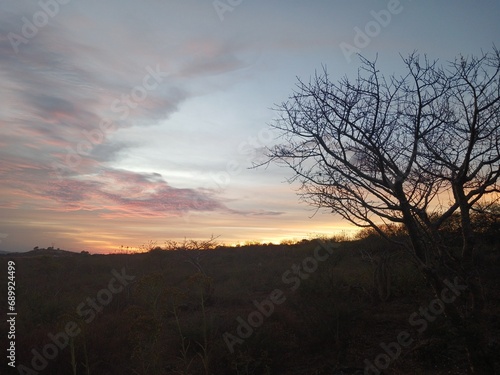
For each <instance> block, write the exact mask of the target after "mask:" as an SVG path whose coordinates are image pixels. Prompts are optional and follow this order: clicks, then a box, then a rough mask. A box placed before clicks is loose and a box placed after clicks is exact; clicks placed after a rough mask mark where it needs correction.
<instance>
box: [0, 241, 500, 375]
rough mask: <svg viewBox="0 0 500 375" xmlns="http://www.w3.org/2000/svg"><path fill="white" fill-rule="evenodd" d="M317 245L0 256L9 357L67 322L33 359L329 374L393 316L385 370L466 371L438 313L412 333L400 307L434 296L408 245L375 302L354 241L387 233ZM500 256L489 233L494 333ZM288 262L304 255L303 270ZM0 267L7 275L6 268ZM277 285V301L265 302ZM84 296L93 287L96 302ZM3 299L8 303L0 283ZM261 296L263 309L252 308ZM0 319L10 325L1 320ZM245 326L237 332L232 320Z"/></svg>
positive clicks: (372, 247) (408, 308) (118, 369)
mask: <svg viewBox="0 0 500 375" xmlns="http://www.w3.org/2000/svg"><path fill="white" fill-rule="evenodd" d="M318 246H319V244H318V242H316V241H311V242H304V243H301V244H298V245H288V246H285V245H275V246H258V245H255V246H248V247H242V248H218V249H215V250H209V251H205V252H203V253H200V255H201V257H200V258H199V260H198V261H199V265H201V266H202V269H201V272H200V269H199V268H196V267H193V264H192V262H191V263H190V262H189V256H191V255H193V254H195V253H190V254H186V253H185V252H182V251H158V250H157V251H151V252H149V253H143V254H116V255H84V254H76V255H73V256H59V257H54V256H44V255H37V256H32V257H14V258H12V257H2V258H1V262H2V269H6V265H5V264H4V263H6V262H7V260H8V259H14V260H15V262H16V278H17V284H16V286H17V294H16V297H17V306H16V307H17V312H18V316H17V318H16V319H17V325H16V329H17V332H16V348H17V364H23V365H25V366H26V367H27V368H33V367H32V364H31V362H32V359H33V356H34V354H33V351H32V350H33V349H34V350H35V351H37V352H39V353H42V354H43V348H44V347H45V346H46V345H47V344H50V343H51V342H52V341H51V339H50V337H51V336H49V334H52V335H56V334H57V333H59V332H63V331H64V330H65V327H66V326H67V324H68V322H75V323H76V324H77V325H78V327H79V330H78V331H79V334H78V335H75V337H74V338H73V339H72V340H70V342H68V344H67V345H66V346H65V347H64V348H62V349H58V351H57V355H56V356H55V357H54V358H53V359H48V360H47V364H46V366H45V368H44V369H43V371H40V372H39V373H42V374H53V375H59V374H61V375H62V374H64V375H67V374H88V375H90V374H96V375H107V374H109V375H114V374H140V375H160V374H162V375H163V374H217V375H219V374H220V375H224V374H301V375H307V374H311V375H312V374H336V373H340V372H336V371H338V369H340V368H363V367H364V366H365V365H364V361H365V359H368V360H370V361H373V360H374V359H375V358H376V357H377V355H378V354H380V353H383V350H382V349H381V346H380V344H381V343H390V342H393V341H396V340H397V339H396V338H397V335H398V333H399V332H401V331H402V330H407V331H409V332H410V333H411V335H412V338H413V343H412V345H410V346H409V347H407V348H404V350H403V351H402V352H401V353H400V354H399V355H398V358H396V359H394V360H392V361H391V363H390V365H389V367H388V369H386V370H384V373H385V374H466V373H467V372H466V370H465V368H466V360H465V352H464V350H463V346H462V345H461V343H460V341H459V340H457V339H456V338H455V337H454V336H453V332H451V331H449V330H447V329H446V327H444V326H443V322H442V317H439V316H438V317H437V319H436V320H435V321H434V322H432V323H431V324H429V327H428V328H427V329H426V330H425V331H424V332H422V333H419V332H417V331H416V330H415V327H411V326H410V325H409V323H408V319H409V316H410V315H411V314H412V313H413V312H415V311H418V309H419V307H420V306H426V305H428V303H429V302H430V301H431V300H432V299H433V298H434V297H433V295H432V292H431V290H430V288H428V287H427V286H426V284H425V282H424V280H423V279H422V278H421V276H420V275H419V273H418V271H417V270H416V269H415V268H414V267H413V265H412V264H411V262H410V261H409V260H408V259H406V258H405V256H404V254H400V253H398V254H396V255H395V256H394V257H393V260H392V267H391V269H392V280H393V282H392V295H391V298H390V299H389V300H388V301H386V302H384V303H382V302H380V301H379V300H378V298H377V296H376V294H375V291H374V285H373V277H372V275H373V265H372V264H371V263H370V262H367V261H366V259H364V258H363V257H362V256H361V252H360V250H365V251H369V252H371V253H372V254H375V255H376V254H377V252H380V251H382V250H385V249H386V245H385V244H382V243H373V241H364V242H359V241H358V242H348V243H342V244H340V247H338V248H335V249H333V250H332V252H331V254H330V253H328V252H326V250H325V249H324V248H323V249H322V250H321V251H322V252H321V254H322V256H323V258H322V259H324V260H321V261H316V266H317V267H313V266H314V263H313V262H311V259H314V258H315V256H317V255H318V253H317V252H315V250H316V249H317V248H318ZM316 251H317V250H316ZM325 254H327V255H328V256H326V255H325ZM305 259H308V260H307V261H305ZM304 262H305V263H304ZM308 262H309V263H308ZM499 264H500V262H499V255H498V254H497V253H495V252H493V249H490V248H488V247H485V248H484V249H483V251H482V252H481V253H480V258H479V265H480V267H481V269H482V273H483V274H484V276H485V278H484V283H485V293H486V295H487V298H488V300H489V302H490V303H489V306H488V310H487V313H486V317H485V324H487V325H488V327H489V328H490V331H491V332H492V334H493V336H496V337H497V339H498V332H499V331H500V324H499V321H498V318H496V316H498V313H499V312H500V311H499V310H500V309H499V307H498V301H499V299H500V298H499V296H500V294H499V292H498V291H499V290H500V289H499V288H498V287H499V285H498V284H499V282H498V279H497V276H496V275H497V271H498V266H499ZM294 265H302V267H301V270H300V272H299V271H298V269H297V268H294ZM112 270H116V271H119V272H121V270H125V272H126V274H127V275H130V280H129V281H128V282H127V283H126V284H127V285H124V287H123V288H122V290H120V291H119V292H118V291H117V292H116V293H115V292H113V293H108V294H106V293H105V292H101V291H102V290H103V289H107V288H109V285H110V280H111V279H112V278H113V277H114V276H113V274H112ZM1 277H2V279H1V281H2V285H6V274H5V272H4V273H3V274H2V276H1ZM132 277H133V280H132ZM116 285H118V284H115V289H116ZM276 291H279V292H280V293H281V294H280V295H279V296H280V298H274V300H275V301H279V303H272V301H273V297H272V293H273V292H276ZM108 295H111V300H109V301H108V300H106V298H107V296H108ZM99 296H100V297H101V301H105V302H106V303H105V304H104V305H102V304H99V301H98V298H97V297H99ZM276 296H278V294H275V295H274V297H276ZM87 298H91V299H95V300H96V302H97V305H96V307H95V308H94V307H91V306H92V305H91V304H90V302H88V300H87ZM103 298H104V300H103ZM263 301H268V302H267V304H266V303H265V302H263ZM269 301H271V303H272V308H271V307H270V305H269ZM0 303H1V304H2V306H6V305H7V302H6V296H5V293H2V297H1V298H0ZM82 306H84V307H83V308H82ZM257 306H261V309H263V310H262V311H264V313H255V312H256V311H258V307H257ZM262 306H264V307H262ZM266 306H267V310H266ZM79 307H80V309H79ZM91 311H93V312H92V313H91ZM83 312H85V313H83ZM252 313H253V315H252ZM259 314H260V315H259ZM265 315H269V316H265ZM259 316H260V317H261V318H259ZM91 317H92V319H90V318H91ZM252 317H253V318H252ZM252 319H254V320H253V321H252ZM255 319H256V320H255ZM259 319H261V321H259ZM4 320H5V319H4ZM249 320H250V321H251V322H253V324H254V325H255V327H251V326H250V325H248V321H249ZM241 321H244V322H247V327H246V328H245V327H244V328H245V329H244V328H241V327H240V328H239V326H240V325H241V324H242V323H241ZM0 327H1V328H2V332H6V329H7V325H6V322H2V323H1V325H0ZM248 328H250V329H248ZM238 329H239V331H238ZM243 331H244V333H245V335H243V336H245V337H242V335H239V334H238V332H240V333H241V332H243ZM5 336H6V335H4V337H5ZM247 336H248V337H247ZM228 337H229V338H231V337H232V339H228ZM228 342H229V345H228ZM49 354H50V353H49ZM5 371H6V372H2V373H6V374H14V373H16V374H17V373H19V372H17V371H12V370H11V369H9V368H6V370H5ZM9 371H10V372H9ZM37 372H38V371H36V372H33V373H37ZM28 373H29V372H28ZM352 373H354V370H353V372H352Z"/></svg>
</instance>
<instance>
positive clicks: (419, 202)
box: [266, 48, 500, 374]
mask: <svg viewBox="0 0 500 375" xmlns="http://www.w3.org/2000/svg"><path fill="white" fill-rule="evenodd" d="M360 59H361V68H360V70H359V72H358V76H357V77H356V78H355V79H354V80H350V79H348V78H343V79H341V80H340V81H339V82H338V83H332V82H331V81H330V78H329V75H328V72H327V70H326V68H324V69H323V71H321V72H320V73H316V75H315V76H314V77H313V78H312V79H311V80H310V81H309V82H308V83H305V82H303V81H300V80H299V82H298V84H297V90H296V91H295V92H294V93H293V95H292V96H291V97H290V98H289V100H288V101H286V102H284V103H282V104H281V105H279V106H278V107H277V112H278V113H279V118H278V119H277V120H276V121H275V122H274V123H273V124H272V127H273V128H274V129H275V130H276V131H277V132H278V133H279V134H280V135H281V139H282V142H281V143H280V144H278V145H276V146H274V147H272V148H270V149H268V157H269V159H268V160H267V162H277V163H279V164H284V165H286V166H288V167H290V168H291V169H292V171H293V172H294V175H293V177H292V178H291V179H290V181H291V182H293V181H299V182H300V184H301V185H300V193H299V194H300V195H301V198H302V199H303V200H304V201H305V202H307V203H309V204H311V205H313V206H316V207H318V208H327V209H330V210H331V211H332V212H334V213H337V214H339V215H341V216H342V217H343V218H344V219H346V220H348V221H350V222H351V223H353V224H355V225H357V226H359V227H365V228H366V227H369V228H373V229H374V230H376V231H377V232H378V233H379V234H381V235H382V236H385V231H384V230H383V229H386V228H387V227H388V226H387V224H390V223H395V224H401V225H404V227H405V228H406V232H407V233H408V236H407V238H408V241H406V242H405V241H404V240H403V241H399V244H400V245H401V246H404V248H405V249H406V250H407V251H408V252H409V253H410V254H411V255H412V256H413V259H414V260H415V262H416V263H417V265H418V267H419V268H420V270H421V271H422V272H423V273H424V275H425V276H426V278H427V280H428V281H429V282H430V284H431V285H432V287H433V289H434V291H435V293H436V295H438V296H440V295H441V291H442V290H444V289H445V288H447V284H446V282H449V281H450V280H451V281H454V280H456V282H458V283H461V284H462V285H466V286H467V289H466V290H464V292H463V293H464V294H466V295H467V297H469V298H460V299H458V298H457V299H456V300H455V302H454V303H446V304H445V312H446V316H447V317H448V318H449V320H450V322H451V323H453V324H454V326H455V327H456V328H457V330H458V331H459V332H460V333H461V334H462V335H463V337H464V338H465V339H466V343H467V348H468V351H469V355H470V362H471V369H473V371H475V372H477V373H481V374H486V373H493V370H492V366H493V365H492V361H491V359H490V356H489V355H488V353H487V351H486V349H485V348H486V345H485V335H484V331H483V330H481V329H480V326H481V324H480V323H481V312H482V311H483V309H484V297H483V293H482V288H481V283H480V280H479V275H478V273H477V270H476V268H475V265H474V250H475V233H474V230H473V227H472V219H471V215H472V212H473V211H472V209H473V208H474V207H476V206H477V204H478V203H479V202H481V200H483V199H484V198H485V197H486V196H491V195H492V194H490V193H495V192H497V193H498V192H499V184H498V180H499V175H500V156H499V150H500V87H499V79H500V53H499V51H498V50H497V49H496V48H495V49H494V50H493V51H492V52H491V53H485V54H483V55H481V56H479V57H459V58H457V59H456V60H455V61H452V62H450V63H448V64H447V65H446V66H444V67H443V66H440V65H438V63H437V62H436V61H430V60H428V59H427V58H426V57H424V58H422V57H420V56H419V55H417V54H416V53H413V54H411V55H410V56H409V57H408V58H403V63H404V66H405V68H406V73H405V74H404V75H402V76H395V75H392V76H390V77H385V76H383V75H382V74H381V73H380V72H379V70H378V69H377V67H376V61H369V60H367V59H365V58H363V57H360ZM267 162H266V163H267ZM454 215H456V217H457V218H458V220H459V223H460V225H459V230H460V238H461V251H460V253H459V254H458V253H456V252H453V251H451V249H450V247H449V246H448V244H447V243H446V241H444V239H443V237H442V236H441V232H440V228H441V227H442V226H443V225H444V224H445V223H446V222H448V223H449V220H450V218H452V217H453V216H454ZM392 240H393V241H395V240H397V239H394V238H392ZM446 280H448V281H446ZM445 281H446V282H445Z"/></svg>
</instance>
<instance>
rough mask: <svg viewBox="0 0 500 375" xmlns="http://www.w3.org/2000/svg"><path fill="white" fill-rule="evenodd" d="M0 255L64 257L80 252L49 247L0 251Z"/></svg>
mask: <svg viewBox="0 0 500 375" xmlns="http://www.w3.org/2000/svg"><path fill="white" fill-rule="evenodd" d="M0 255H9V256H22V257H31V256H41V255H45V256H47V255H48V256H54V257H63V256H75V255H80V253H75V252H73V251H68V250H61V249H54V248H50V247H49V248H47V249H33V250H30V251H25V252H19V253H18V252H6V251H0Z"/></svg>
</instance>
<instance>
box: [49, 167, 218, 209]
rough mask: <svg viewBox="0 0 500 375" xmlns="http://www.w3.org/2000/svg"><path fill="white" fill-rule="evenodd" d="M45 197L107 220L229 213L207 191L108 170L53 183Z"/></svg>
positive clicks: (158, 177)
mask: <svg viewBox="0 0 500 375" xmlns="http://www.w3.org/2000/svg"><path fill="white" fill-rule="evenodd" d="M43 194H44V196H45V197H47V198H50V199H52V200H55V201H57V202H58V203H59V204H60V205H59V206H58V207H57V208H56V210H62V211H73V210H86V211H98V212H99V216H101V217H105V218H112V217H113V218H116V217H152V216H157V217H166V216H182V215H184V214H186V213H188V212H191V211H226V210H227V208H226V207H225V206H224V204H223V203H222V202H221V201H220V200H219V199H217V198H216V197H215V195H214V193H213V192H212V191H210V190H207V189H183V188H176V187H173V186H170V185H169V184H168V183H167V182H166V181H165V180H164V179H163V177H162V176H161V175H160V174H158V173H137V172H131V171H125V170H118V169H104V170H102V171H101V172H100V173H99V174H96V175H92V176H85V178H80V177H75V178H73V179H66V180H63V181H58V182H55V183H53V184H51V185H50V186H49V187H48V188H47V189H45V190H44V192H43Z"/></svg>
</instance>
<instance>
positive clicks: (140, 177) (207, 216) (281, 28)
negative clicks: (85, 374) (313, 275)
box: [0, 0, 500, 253]
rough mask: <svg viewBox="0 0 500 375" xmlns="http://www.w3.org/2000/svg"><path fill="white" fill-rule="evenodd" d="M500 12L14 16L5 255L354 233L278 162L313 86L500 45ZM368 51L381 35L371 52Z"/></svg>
mask: <svg viewBox="0 0 500 375" xmlns="http://www.w3.org/2000/svg"><path fill="white" fill-rule="evenodd" d="M499 15H500V3H499V2H498V1H496V0H489V1H488V0H482V1H472V0H470V1H465V0H454V1H451V0H449V1H444V0H442V1H436V0H433V1H431V0H421V1H412V0H401V1H397V0H390V1H379V0H376V1H374V0H371V1H353V0H339V1H335V0H329V1H326V0H316V1H305V0H302V1H299V0H287V1H284V0H280V1H278V0H276V1H269V0H267V1H264V0H220V1H218V0H217V1H212V0H176V1H174V0H142V1H132V0H106V1H98V0H85V1H83V0H40V1H28V0H27V1H15V0H0V250H3V251H27V250H30V249H32V248H33V247H35V246H39V247H48V246H54V247H59V248H61V249H68V250H73V251H82V250H87V251H90V252H95V253H99V252H102V253H106V252H115V251H118V250H119V248H120V247H121V246H125V247H127V246H129V247H130V248H136V247H138V246H140V245H141V244H145V243H148V242H149V241H154V242H157V244H158V245H161V244H162V243H163V242H164V241H166V240H182V239H184V238H187V239H199V240H203V239H208V238H210V236H212V235H214V236H219V237H218V241H219V242H222V243H226V244H237V243H245V242H249V241H259V242H275V243H278V242H280V241H281V240H284V239H300V238H310V237H313V236H317V235H335V234H339V233H342V232H345V233H353V232H354V228H353V227H351V226H350V225H349V224H348V223H346V222H343V221H342V220H341V218H340V217H338V216H336V215H335V214H332V213H331V212H329V211H321V210H320V211H318V212H316V210H315V209H314V208H312V207H309V206H307V205H306V204H305V203H302V202H300V200H299V197H298V196H297V194H296V193H297V188H298V186H297V185H294V184H289V183H288V182H287V178H289V177H291V171H290V170H287V169H286V168H283V167H279V166H276V165H270V166H269V167H267V168H257V169H253V168H250V167H251V166H252V164H253V163H259V162H262V161H264V160H265V156H264V155H265V148H266V147H270V146H272V145H273V144H275V143H278V142H279V139H277V138H276V134H274V133H273V132H272V129H271V128H270V126H269V125H270V124H272V122H273V120H274V119H276V111H275V110H274V109H275V108H276V106H277V105H279V104H280V103H282V102H283V101H285V100H286V99H287V98H288V96H289V95H291V94H292V92H293V90H294V88H295V85H296V82H297V78H300V79H303V80H308V79H309V77H311V76H312V75H314V72H315V70H320V69H322V66H326V67H327V69H328V71H329V74H330V77H331V79H332V80H334V81H336V80H338V79H341V78H342V77H343V76H353V75H355V74H356V72H357V68H358V67H359V59H358V58H357V57H356V54H355V52H359V53H361V54H362V55H363V56H365V57H367V58H368V59H374V58H375V57H376V56H378V64H379V67H380V70H381V72H382V73H384V74H387V75H390V74H394V73H398V72H400V71H401V69H402V68H403V64H402V61H401V56H405V55H408V54H409V53H411V52H413V51H415V50H416V51H418V53H420V54H422V55H423V54H427V55H428V56H429V57H430V58H431V59H439V61H441V62H443V63H445V62H446V61H449V60H453V59H454V58H455V57H456V56H457V55H459V54H463V55H470V54H475V55H477V54H480V53H481V51H490V50H491V49H492V47H493V45H494V44H496V45H497V46H498V38H499V36H500V23H499V22H498V16H499ZM362 34H364V35H362Z"/></svg>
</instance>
